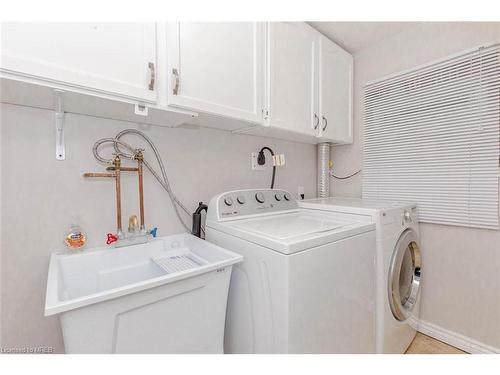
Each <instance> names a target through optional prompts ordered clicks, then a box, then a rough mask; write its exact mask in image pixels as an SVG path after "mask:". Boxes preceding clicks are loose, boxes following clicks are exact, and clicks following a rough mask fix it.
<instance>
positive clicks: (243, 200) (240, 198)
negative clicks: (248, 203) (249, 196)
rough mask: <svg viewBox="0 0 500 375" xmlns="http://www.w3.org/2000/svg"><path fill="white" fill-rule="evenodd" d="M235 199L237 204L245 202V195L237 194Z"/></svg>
mask: <svg viewBox="0 0 500 375" xmlns="http://www.w3.org/2000/svg"><path fill="white" fill-rule="evenodd" d="M236 200H237V201H238V203H239V204H245V197H244V196H243V195H240V196H238V198H236Z"/></svg>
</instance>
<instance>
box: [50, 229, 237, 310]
mask: <svg viewBox="0 0 500 375" xmlns="http://www.w3.org/2000/svg"><path fill="white" fill-rule="evenodd" d="M188 238H189V239H188ZM180 239H182V240H183V242H184V243H185V244H186V246H188V247H189V244H188V243H187V241H202V242H203V245H204V246H208V247H210V248H212V249H213V250H215V251H218V252H221V253H224V254H225V256H226V257H227V258H226V259H223V260H220V261H216V262H210V263H208V264H205V265H202V266H200V267H197V268H195V269H190V270H186V271H180V272H176V273H171V274H165V275H161V276H157V277H153V278H150V279H146V280H142V281H138V282H133V283H130V284H126V285H123V286H119V287H116V288H111V289H107V290H104V291H100V292H96V293H91V294H88V295H85V296H82V297H77V298H73V299H70V300H67V301H61V300H59V296H58V287H59V277H58V276H59V272H60V270H59V267H60V265H59V263H58V260H59V258H60V257H69V256H85V255H89V254H92V253H99V252H106V251H121V250H122V249H127V248H129V247H124V248H116V249H115V248H108V247H98V248H93V249H89V250H84V252H82V253H79V254H68V253H66V252H54V253H52V254H51V256H50V262H49V267H48V277H47V288H46V297H45V310H44V315H45V316H51V315H55V314H60V313H63V312H67V311H70V310H75V309H78V308H82V307H85V306H89V305H93V304H96V303H100V302H105V301H108V300H112V299H115V298H119V297H122V296H125V295H128V294H133V293H137V292H140V291H143V290H147V289H151V288H155V287H158V286H161V285H166V284H170V283H173V282H176V281H180V280H183V279H186V278H190V277H195V276H198V275H200V274H204V273H208V272H211V271H213V270H217V269H220V268H224V267H228V266H231V265H233V264H236V263H239V262H241V261H243V256H241V255H240V254H237V253H234V252H232V251H229V250H227V249H224V248H222V247H220V246H217V245H215V244H213V243H211V242H207V241H204V240H202V239H200V238H198V237H196V236H193V235H191V234H189V233H180V234H174V235H168V236H163V237H158V238H156V239H153V240H152V241H160V240H167V241H175V240H180ZM133 246H144V244H142V245H133Z"/></svg>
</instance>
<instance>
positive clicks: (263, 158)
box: [257, 146, 276, 189]
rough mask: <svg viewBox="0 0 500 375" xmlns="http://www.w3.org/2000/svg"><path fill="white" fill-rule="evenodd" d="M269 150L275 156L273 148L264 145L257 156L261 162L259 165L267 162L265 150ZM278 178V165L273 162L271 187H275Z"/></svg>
mask: <svg viewBox="0 0 500 375" xmlns="http://www.w3.org/2000/svg"><path fill="white" fill-rule="evenodd" d="M265 150H267V151H269V152H270V153H271V156H274V151H273V150H271V149H270V148H269V147H267V146H264V147H262V148H261V149H260V151H259V156H258V158H257V162H258V163H259V165H264V164H266V157H265V156H264V151H265ZM275 178H276V166H275V165H274V164H273V177H272V180H271V189H274V180H275Z"/></svg>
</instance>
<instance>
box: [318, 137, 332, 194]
mask: <svg viewBox="0 0 500 375" xmlns="http://www.w3.org/2000/svg"><path fill="white" fill-rule="evenodd" d="M317 190H318V198H327V197H329V196H330V144H329V143H318V189H317Z"/></svg>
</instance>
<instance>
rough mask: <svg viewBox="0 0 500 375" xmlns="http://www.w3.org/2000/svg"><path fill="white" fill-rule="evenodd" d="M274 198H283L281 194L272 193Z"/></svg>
mask: <svg viewBox="0 0 500 375" xmlns="http://www.w3.org/2000/svg"><path fill="white" fill-rule="evenodd" d="M274 199H276V200H277V201H278V202H279V201H280V200H281V199H283V197H282V195H281V194H274Z"/></svg>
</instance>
